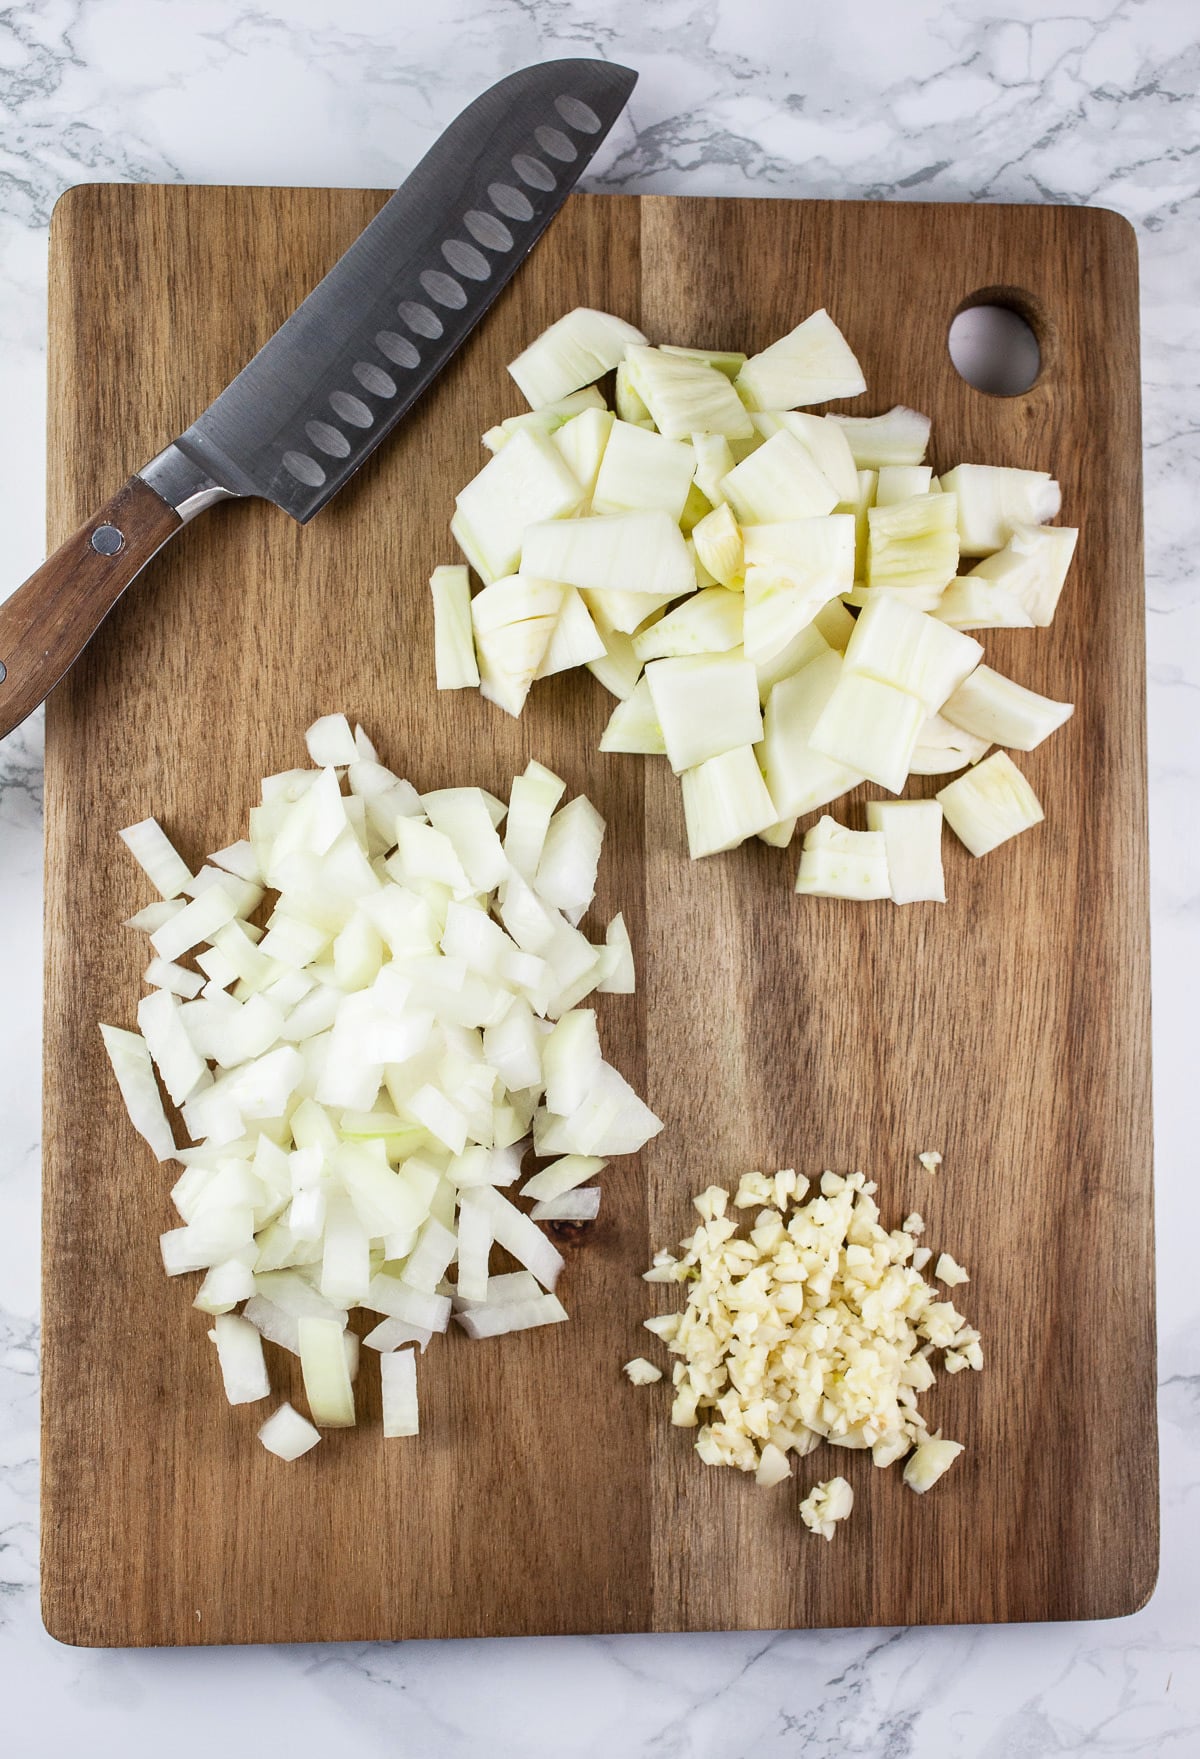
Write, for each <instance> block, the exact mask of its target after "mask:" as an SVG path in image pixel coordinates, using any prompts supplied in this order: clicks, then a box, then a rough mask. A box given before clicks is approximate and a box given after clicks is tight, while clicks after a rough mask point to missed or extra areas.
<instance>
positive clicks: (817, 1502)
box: [800, 1478, 854, 1539]
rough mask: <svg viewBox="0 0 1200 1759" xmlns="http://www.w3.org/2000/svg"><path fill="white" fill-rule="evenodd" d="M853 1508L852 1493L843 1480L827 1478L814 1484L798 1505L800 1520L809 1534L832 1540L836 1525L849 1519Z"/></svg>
mask: <svg viewBox="0 0 1200 1759" xmlns="http://www.w3.org/2000/svg"><path fill="white" fill-rule="evenodd" d="M853 1507H854V1492H853V1491H852V1490H851V1488H850V1486H849V1484H847V1482H846V1480H845V1479H844V1478H827V1479H825V1480H824V1482H823V1483H821V1484H814V1485H813V1487H812V1489H811V1490H810V1491H809V1493H808V1495H807V1496H806V1497H805V1498H804V1499H803V1501H802V1502H801V1504H800V1519H801V1520H802V1521H803V1522H804V1525H805V1526H806V1527H807V1528H808V1530H809V1532H810V1533H816V1534H818V1535H819V1536H820V1538H822V1539H832V1538H833V1536H834V1534H835V1533H836V1532H837V1523H838V1522H839V1521H845V1520H847V1519H848V1518H849V1515H850V1512H851V1510H852V1509H853Z"/></svg>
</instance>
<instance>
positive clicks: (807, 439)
mask: <svg viewBox="0 0 1200 1759" xmlns="http://www.w3.org/2000/svg"><path fill="white" fill-rule="evenodd" d="M770 418H771V419H772V420H774V421H778V423H779V425H780V427H782V428H785V429H786V430H787V432H788V433H789V434H792V435H794V437H795V438H796V439H797V440H799V441H800V442H801V444H802V445H804V446H806V447H807V449H808V451H809V452H810V453H811V455H812V460H813V463H814V464H815V465H816V467H817V469H818V470H819V471H820V472H821V475H822V476H823V477H825V478H826V480H827V481H828V483H829V486H830V488H831V489H832V490H833V491H834V493H835V494H836V495H837V498H838V500H839V502H841V501H853V500H854V499H855V498H856V497H857V494H858V470H857V467H856V466H855V463H854V454H853V453H852V452H851V450H850V446H849V443H848V442H847V439H846V436H845V434H844V433H843V432H842V430H841V428H840V427H838V426H837V424H836V423H835V422H832V421H831V420H830V419H829V417H828V416H827V415H806V414H804V413H803V412H801V411H799V410H790V409H783V410H777V411H772V412H770ZM760 419H762V418H761V417H759V418H756V425H757V421H758V420H760Z"/></svg>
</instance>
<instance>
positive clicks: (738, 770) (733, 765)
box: [679, 745, 779, 861]
mask: <svg viewBox="0 0 1200 1759" xmlns="http://www.w3.org/2000/svg"><path fill="white" fill-rule="evenodd" d="M679 781H680V787H681V789H682V791H683V815H684V821H685V824H686V826H687V839H688V852H689V854H690V855H691V857H692V860H693V861H698V860H700V859H701V857H703V856H705V855H719V854H721V853H723V852H724V851H725V850H727V849H736V848H737V847H738V845H739V844H741V843H744V842H745V841H746V839H747V838H748V837H753V836H757V834H758V833H759V832H760V831H764V830H766V829H767V827H768V826H769V825H773V824H776V823H778V820H779V808H778V807H777V806H776V805H775V802H774V800H773V799H772V798H771V795H770V793H769V792H768V789H767V784H766V783H765V782H764V781H763V777H762V771H761V770H760V769H759V767H758V758H757V757H756V755H755V749H754V747H753V746H752V745H741V746H738V747H737V749H736V750H733V751H722V752H720V753H718V755H717V756H716V757H710V758H706V759H705V760H704V762H703V763H698V764H696V765H695V766H694V767H693V768H692V769H687V770H684V771H683V774H682V775H681V776H680V778H679Z"/></svg>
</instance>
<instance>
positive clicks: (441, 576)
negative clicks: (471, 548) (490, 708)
mask: <svg viewBox="0 0 1200 1759" xmlns="http://www.w3.org/2000/svg"><path fill="white" fill-rule="evenodd" d="M429 590H430V592H431V593H432V595H433V654H434V667H435V673H436V678H437V687H438V689H439V690H468V689H470V688H472V687H473V686H476V685H478V683H479V666H478V664H477V662H476V659H475V640H474V637H473V635H472V633H471V629H472V625H471V583H470V576H469V575H468V573H467V570H466V569H465V568H463V567H460V566H458V565H454V566H451V567H444V568H435V569H434V571H433V573H432V574H431V575H430V577H429Z"/></svg>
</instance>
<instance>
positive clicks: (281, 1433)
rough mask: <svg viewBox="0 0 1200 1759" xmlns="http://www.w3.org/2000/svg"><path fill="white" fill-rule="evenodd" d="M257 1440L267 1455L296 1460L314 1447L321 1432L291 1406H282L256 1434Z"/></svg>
mask: <svg viewBox="0 0 1200 1759" xmlns="http://www.w3.org/2000/svg"><path fill="white" fill-rule="evenodd" d="M258 1439H259V1441H261V1442H262V1444H263V1446H264V1447H265V1448H266V1450H267V1452H268V1453H270V1454H275V1455H276V1456H277V1457H278V1458H279V1459H281V1460H298V1459H299V1458H300V1456H301V1454H306V1453H307V1452H308V1450H309V1448H315V1447H316V1445H317V1443H318V1442H319V1441H320V1439H321V1432H320V1430H319V1429H314V1428H313V1426H312V1424H311V1423H310V1422H309V1421H308V1418H307V1417H302V1416H301V1415H300V1413H299V1411H297V1410H295V1409H294V1408H293V1407H292V1406H291V1405H288V1404H283V1405H280V1407H279V1409H278V1411H275V1412H273V1413H272V1415H271V1416H270V1417H268V1418H267V1420H266V1422H265V1423H264V1424H263V1426H262V1428H261V1429H260V1430H259V1432H258Z"/></svg>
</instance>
